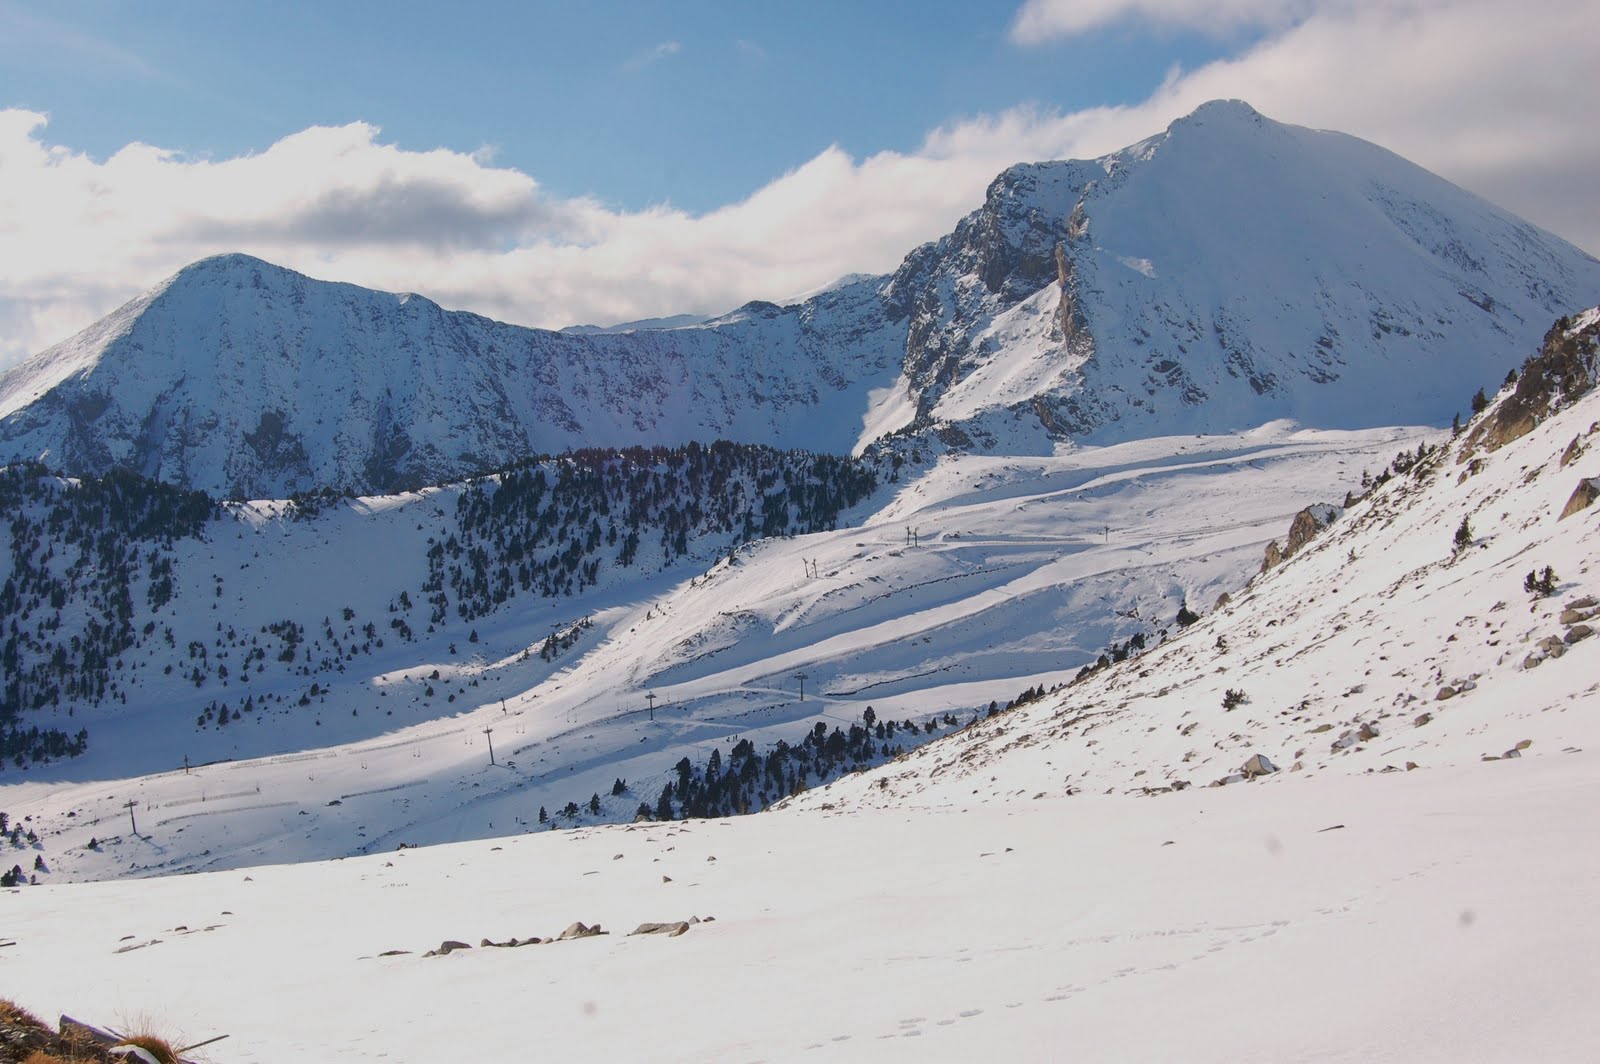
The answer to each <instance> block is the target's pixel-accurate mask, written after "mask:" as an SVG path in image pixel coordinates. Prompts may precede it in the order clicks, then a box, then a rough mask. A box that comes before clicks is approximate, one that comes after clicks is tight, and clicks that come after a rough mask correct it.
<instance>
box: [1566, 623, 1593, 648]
mask: <svg viewBox="0 0 1600 1064" xmlns="http://www.w3.org/2000/svg"><path fill="white" fill-rule="evenodd" d="M1592 635H1594V629H1593V628H1590V627H1589V626H1588V625H1587V624H1575V625H1573V626H1572V627H1571V628H1568V629H1567V638H1566V640H1565V642H1566V643H1567V645H1569V646H1570V645H1572V644H1573V643H1581V642H1582V641H1583V640H1585V639H1588V638H1589V637H1590V636H1592Z"/></svg>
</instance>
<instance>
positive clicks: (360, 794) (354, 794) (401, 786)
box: [339, 780, 428, 800]
mask: <svg viewBox="0 0 1600 1064" xmlns="http://www.w3.org/2000/svg"><path fill="white" fill-rule="evenodd" d="M427 782H428V781H427V780H407V781H406V782H405V783H396V784H394V785H392V786H389V787H374V788H372V789H371V790H367V791H351V792H350V793H349V794H341V795H339V798H340V799H341V800H343V799H345V798H365V797H366V796H367V795H369V794H388V793H389V792H390V791H403V790H405V789H406V788H407V787H415V786H416V785H417V784H419V783H427Z"/></svg>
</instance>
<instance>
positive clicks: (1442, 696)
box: [1433, 684, 1456, 702]
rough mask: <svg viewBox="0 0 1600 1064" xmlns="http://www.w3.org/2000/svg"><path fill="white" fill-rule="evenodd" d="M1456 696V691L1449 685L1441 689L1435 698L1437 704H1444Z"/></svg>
mask: <svg viewBox="0 0 1600 1064" xmlns="http://www.w3.org/2000/svg"><path fill="white" fill-rule="evenodd" d="M1455 696H1456V689H1455V688H1454V687H1451V686H1450V685H1449V684H1445V685H1444V686H1443V687H1441V688H1439V693H1438V694H1436V695H1434V696H1433V699H1434V701H1435V702H1443V701H1446V700H1447V699H1451V698H1454V697H1455Z"/></svg>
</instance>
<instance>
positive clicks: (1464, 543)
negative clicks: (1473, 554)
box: [1455, 517, 1473, 550]
mask: <svg viewBox="0 0 1600 1064" xmlns="http://www.w3.org/2000/svg"><path fill="white" fill-rule="evenodd" d="M1472 539H1473V536H1472V525H1471V523H1470V522H1469V521H1468V520H1467V519H1466V518H1465V517H1463V518H1462V519H1461V524H1459V525H1457V526H1456V537H1455V547H1456V550H1466V549H1467V548H1468V547H1470V546H1472Z"/></svg>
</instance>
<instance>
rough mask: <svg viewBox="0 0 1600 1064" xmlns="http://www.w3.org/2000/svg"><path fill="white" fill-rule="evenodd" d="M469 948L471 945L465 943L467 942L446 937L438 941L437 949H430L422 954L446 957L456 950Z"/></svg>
mask: <svg viewBox="0 0 1600 1064" xmlns="http://www.w3.org/2000/svg"><path fill="white" fill-rule="evenodd" d="M471 948H472V947H471V946H469V945H467V943H465V942H457V941H456V940H455V939H453V938H447V939H445V940H444V941H443V942H441V943H439V948H438V949H430V950H429V951H428V952H426V953H424V954H423V956H424V957H447V956H449V955H450V954H452V953H454V952H455V951H456V950H461V949H471Z"/></svg>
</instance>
